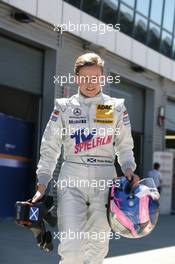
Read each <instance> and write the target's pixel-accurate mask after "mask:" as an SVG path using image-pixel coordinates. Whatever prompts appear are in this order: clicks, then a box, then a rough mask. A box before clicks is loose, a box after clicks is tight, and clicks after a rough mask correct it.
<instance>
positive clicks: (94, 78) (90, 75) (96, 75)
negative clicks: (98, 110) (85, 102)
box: [77, 65, 102, 97]
mask: <svg viewBox="0 0 175 264" xmlns="http://www.w3.org/2000/svg"><path fill="white" fill-rule="evenodd" d="M100 76H102V69H101V67H100V66H98V65H92V66H84V67H82V68H80V70H79V75H78V76H77V83H78V84H79V87H80V91H81V93H82V94H84V95H85V96H88V97H93V96H95V95H96V94H97V93H98V92H99V91H100V89H101V87H100Z"/></svg>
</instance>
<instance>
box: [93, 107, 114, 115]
mask: <svg viewBox="0 0 175 264" xmlns="http://www.w3.org/2000/svg"><path fill="white" fill-rule="evenodd" d="M96 118H113V107H112V105H102V104H99V105H96Z"/></svg>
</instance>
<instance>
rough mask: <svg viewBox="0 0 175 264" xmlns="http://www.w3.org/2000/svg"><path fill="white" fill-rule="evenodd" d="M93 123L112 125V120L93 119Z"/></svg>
mask: <svg viewBox="0 0 175 264" xmlns="http://www.w3.org/2000/svg"><path fill="white" fill-rule="evenodd" d="M94 122H95V123H98V124H113V120H102V119H94Z"/></svg>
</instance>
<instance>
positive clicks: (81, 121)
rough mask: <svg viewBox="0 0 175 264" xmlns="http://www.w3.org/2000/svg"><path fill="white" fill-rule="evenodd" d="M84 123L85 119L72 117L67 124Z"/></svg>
mask: <svg viewBox="0 0 175 264" xmlns="http://www.w3.org/2000/svg"><path fill="white" fill-rule="evenodd" d="M85 123H86V119H78V120H76V119H74V120H73V119H72V120H69V124H85Z"/></svg>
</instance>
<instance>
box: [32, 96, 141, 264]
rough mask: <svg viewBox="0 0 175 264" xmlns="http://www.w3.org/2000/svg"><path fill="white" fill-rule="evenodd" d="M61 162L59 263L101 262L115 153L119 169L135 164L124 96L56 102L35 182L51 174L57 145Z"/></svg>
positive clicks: (45, 180) (107, 230) (106, 239)
mask: <svg viewBox="0 0 175 264" xmlns="http://www.w3.org/2000/svg"><path fill="white" fill-rule="evenodd" d="M62 144H63V145H64V162H63V164H62V167H61V171H60V175H59V178H58V183H57V190H58V210H57V215H58V229H59V237H60V244H59V247H58V254H59V255H60V256H61V262H60V263H62V264H71V263H76V264H102V263H103V259H104V257H105V256H106V255H107V253H108V246H109V239H110V238H111V233H110V227H109V224H108V221H107V216H106V205H107V202H108V190H109V187H110V183H111V180H112V179H113V178H114V177H115V176H116V175H115V174H116V173H115V167H114V158H115V155H117V156H118V162H119V164H120V166H121V169H122V171H123V172H125V170H126V169H127V168H131V169H132V170H133V171H134V170H135V168H136V164H135V160H134V156H133V151H132V149H133V139H132V136H131V126H130V121H129V117H128V113H127V111H126V108H125V106H124V99H117V98H111V97H110V96H108V95H105V94H104V93H102V92H100V93H99V94H98V95H96V96H95V97H92V98H88V97H84V96H82V95H81V94H80V92H79V91H78V93H77V94H76V95H73V96H72V97H70V98H61V99H57V100H56V104H55V109H54V111H53V113H52V115H51V117H50V120H49V122H48V124H47V127H46V129H45V132H44V135H43V138H42V143H41V150H40V153H41V157H40V160H39V163H38V169H37V177H38V182H39V183H42V184H45V185H46V186H47V184H48V182H49V181H50V180H51V178H52V174H53V171H54V169H55V166H56V163H57V159H58V157H59V156H60V152H61V145H62Z"/></svg>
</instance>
